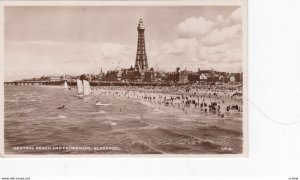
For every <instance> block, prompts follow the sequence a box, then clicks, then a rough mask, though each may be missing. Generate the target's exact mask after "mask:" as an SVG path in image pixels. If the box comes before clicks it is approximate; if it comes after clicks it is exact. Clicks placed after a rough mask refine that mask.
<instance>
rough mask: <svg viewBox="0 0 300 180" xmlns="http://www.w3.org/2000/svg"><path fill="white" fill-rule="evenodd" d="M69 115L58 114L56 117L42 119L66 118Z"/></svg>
mask: <svg viewBox="0 0 300 180" xmlns="http://www.w3.org/2000/svg"><path fill="white" fill-rule="evenodd" d="M66 118H67V116H64V115H58V116H56V117H48V118H41V119H66Z"/></svg>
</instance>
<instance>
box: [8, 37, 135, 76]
mask: <svg viewBox="0 0 300 180" xmlns="http://www.w3.org/2000/svg"><path fill="white" fill-rule="evenodd" d="M135 49H136V48H135V46H132V45H130V44H121V43H112V42H104V43H68V42H49V41H36V42H35V41H31V42H30V41H29V42H18V43H13V42H12V43H7V44H6V45H5V52H6V53H5V75H6V76H7V77H11V78H12V79H20V78H24V77H39V76H41V75H53V74H56V75H62V74H65V73H66V74H83V73H98V72H99V71H100V68H103V70H108V69H114V68H118V66H119V67H130V65H133V64H134V61H135ZM15 67H17V68H15ZM20 72H27V75H24V73H20ZM14 73H15V75H14Z"/></svg>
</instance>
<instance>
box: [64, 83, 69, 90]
mask: <svg viewBox="0 0 300 180" xmlns="http://www.w3.org/2000/svg"><path fill="white" fill-rule="evenodd" d="M64 88H65V89H68V88H69V87H68V83H67V81H65V83H64Z"/></svg>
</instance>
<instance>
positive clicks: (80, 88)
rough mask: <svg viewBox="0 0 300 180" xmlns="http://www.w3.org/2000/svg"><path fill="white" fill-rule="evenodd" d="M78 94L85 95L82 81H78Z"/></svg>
mask: <svg viewBox="0 0 300 180" xmlns="http://www.w3.org/2000/svg"><path fill="white" fill-rule="evenodd" d="M77 92H78V94H81V93H83V86H82V81H81V80H80V79H77Z"/></svg>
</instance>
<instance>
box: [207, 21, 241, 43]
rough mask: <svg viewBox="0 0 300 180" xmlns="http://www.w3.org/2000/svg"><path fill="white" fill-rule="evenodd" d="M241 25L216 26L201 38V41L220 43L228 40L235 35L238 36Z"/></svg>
mask: <svg viewBox="0 0 300 180" xmlns="http://www.w3.org/2000/svg"><path fill="white" fill-rule="evenodd" d="M241 30H242V26H241V25H240V24H237V25H232V26H230V27H224V28H216V29H214V30H213V31H212V32H210V33H209V34H208V35H207V36H205V37H204V38H202V42H203V43H204V44H207V45H213V44H221V43H224V42H226V41H230V40H232V39H234V38H236V37H240V34H241Z"/></svg>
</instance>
